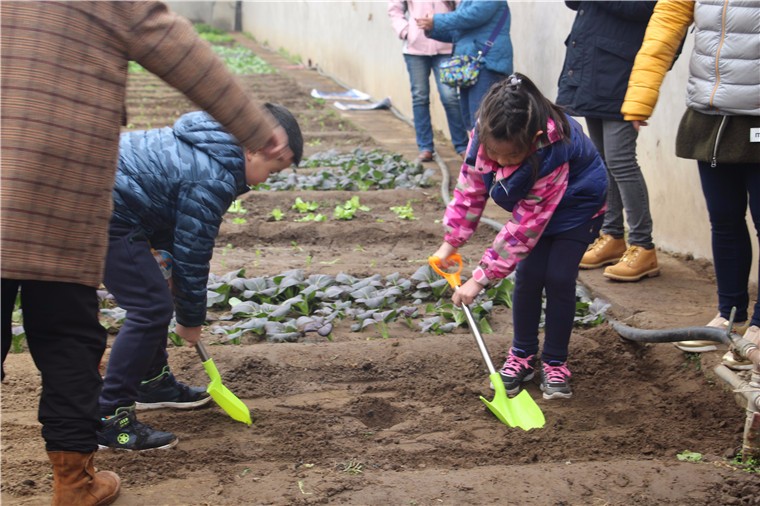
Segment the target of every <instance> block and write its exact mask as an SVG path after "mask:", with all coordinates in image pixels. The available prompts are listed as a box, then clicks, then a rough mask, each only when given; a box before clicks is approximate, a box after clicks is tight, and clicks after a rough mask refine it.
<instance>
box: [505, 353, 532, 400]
mask: <svg viewBox="0 0 760 506" xmlns="http://www.w3.org/2000/svg"><path fill="white" fill-rule="evenodd" d="M535 373H536V355H535V354H533V355H526V354H525V352H524V351H523V350H521V349H519V348H514V347H512V348H510V349H509V353H507V361H506V362H504V365H503V366H502V368H501V370H500V371H499V374H500V375H501V380H502V381H503V382H504V388H505V389H506V390H507V395H509V396H510V397H513V396H515V395H517V394H519V393H520V388H522V384H523V383H524V382H525V381H530V380H532V379H533V376H534V374H535Z"/></svg>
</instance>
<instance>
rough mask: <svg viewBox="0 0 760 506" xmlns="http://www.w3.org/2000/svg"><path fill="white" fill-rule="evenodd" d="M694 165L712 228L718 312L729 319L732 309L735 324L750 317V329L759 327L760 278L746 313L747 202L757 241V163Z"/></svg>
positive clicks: (759, 230)
mask: <svg viewBox="0 0 760 506" xmlns="http://www.w3.org/2000/svg"><path fill="white" fill-rule="evenodd" d="M697 163H698V166H699V178H700V180H701V181H702V193H703V194H704V196H705V202H706V203H707V213H708V215H709V216H710V226H711V228H712V253H713V265H714V266H715V279H716V280H717V283H718V309H719V310H720V314H721V316H723V317H724V318H728V317H729V316H730V314H731V308H732V307H734V306H735V307H736V321H737V322H741V321H744V320H746V319H747V318H748V317H749V318H750V320H751V321H750V324H751V325H760V276H758V293H757V295H756V299H755V307H754V311H753V313H752V314H751V315H749V314H748V313H747V311H748V305H749V290H748V288H747V285H748V283H749V273H750V269H751V267H752V242H751V239H750V234H749V229H748V226H747V218H746V216H747V202H749V212H750V215H751V216H752V221H753V222H754V223H755V235H756V236H757V238H758V240H760V163H723V164H721V163H719V164H718V165H717V166H715V167H711V166H710V163H708V162H697Z"/></svg>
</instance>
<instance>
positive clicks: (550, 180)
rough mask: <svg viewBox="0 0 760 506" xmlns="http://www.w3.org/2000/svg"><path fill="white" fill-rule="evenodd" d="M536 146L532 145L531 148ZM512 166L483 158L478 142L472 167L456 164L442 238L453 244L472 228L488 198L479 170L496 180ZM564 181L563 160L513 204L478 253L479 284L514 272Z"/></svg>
mask: <svg viewBox="0 0 760 506" xmlns="http://www.w3.org/2000/svg"><path fill="white" fill-rule="evenodd" d="M548 130H549V139H550V141H552V142H556V141H558V140H559V136H558V135H557V134H556V132H554V131H553V129H552V128H549V129H548ZM552 134H554V135H552ZM539 147H541V146H536V149H538V148H539ZM518 168H519V166H506V167H500V166H498V165H497V164H496V163H495V162H494V161H492V160H491V159H489V158H488V157H487V156H486V154H485V148H484V147H483V146H482V145H481V146H480V149H479V150H478V156H477V160H476V162H475V167H469V166H467V165H463V166H462V170H461V172H460V174H459V179H458V181H457V186H456V189H455V190H454V196H453V198H452V200H451V202H450V203H449V205H448V207H447V208H446V212H445V214H444V218H443V224H444V226H445V227H446V234H445V236H444V240H445V241H446V242H448V243H449V244H451V245H452V246H454V247H455V248H459V247H460V246H461V245H463V244H464V243H466V242H467V241H468V240H469V239H470V237H472V234H473V233H474V232H475V229H476V228H477V226H478V223H479V222H480V218H481V216H482V214H483V210H484V209H485V204H486V201H487V200H488V194H487V188H486V184H485V182H484V181H483V174H484V173H488V172H491V171H494V172H495V173H496V174H495V177H494V181H495V184H498V181H499V180H500V179H503V178H507V177H509V176H510V175H511V174H512V173H514V172H515V171H516V170H517V169H518ZM568 180H569V164H568V163H567V162H565V163H563V164H561V165H560V166H558V167H557V168H556V169H555V170H554V171H553V172H551V173H550V174H548V175H547V176H545V177H543V178H541V179H538V180H537V181H536V182H535V183H534V185H533V187H532V188H531V190H530V191H529V192H528V194H527V195H526V197H525V198H524V199H522V200H520V201H519V202H518V203H517V205H515V207H514V209H513V210H512V217H511V218H510V219H509V221H507V223H506V224H505V225H504V227H503V228H502V229H501V231H500V232H499V233H498V234H497V235H496V238H495V239H494V241H493V244H492V245H491V247H490V248H488V249H486V251H485V253H484V254H483V257H482V258H481V260H480V265H479V266H478V267H477V268H476V269H475V270H474V271H473V273H472V276H473V277H474V278H475V279H476V280H477V281H478V282H479V283H480V284H482V285H487V284H488V283H489V282H491V281H494V280H498V279H501V278H505V277H507V276H508V275H509V274H510V273H511V272H512V271H514V270H515V268H516V267H517V263H518V262H519V261H520V260H522V259H523V258H525V257H526V256H528V254H529V253H530V252H531V250H532V249H533V247H534V246H535V245H536V243H537V242H538V240H539V239H540V238H541V234H542V233H543V231H544V229H545V228H546V225H547V223H548V222H549V220H550V219H551V217H552V216H553V214H554V211H555V209H556V208H557V205H558V204H559V202H560V201H561V200H562V197H563V195H564V194H565V190H566V189H567V185H568Z"/></svg>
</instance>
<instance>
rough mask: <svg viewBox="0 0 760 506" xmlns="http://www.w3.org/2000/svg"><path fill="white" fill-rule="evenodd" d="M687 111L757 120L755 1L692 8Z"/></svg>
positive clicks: (759, 30)
mask: <svg viewBox="0 0 760 506" xmlns="http://www.w3.org/2000/svg"><path fill="white" fill-rule="evenodd" d="M686 105H687V107H689V108H690V109H694V110H696V111H699V112H702V113H704V114H720V115H726V114H729V115H749V116H760V1H756V0H730V1H729V0H700V1H698V2H697V3H696V5H695V8H694V51H693V52H692V54H691V59H690V61H689V83H688V85H687V88H686Z"/></svg>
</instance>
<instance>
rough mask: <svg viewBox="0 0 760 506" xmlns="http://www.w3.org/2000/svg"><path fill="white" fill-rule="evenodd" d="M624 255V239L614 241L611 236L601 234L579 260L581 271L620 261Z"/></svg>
mask: <svg viewBox="0 0 760 506" xmlns="http://www.w3.org/2000/svg"><path fill="white" fill-rule="evenodd" d="M623 253H625V239H615V238H614V237H612V236H611V235H608V234H602V235H600V236H599V237H597V238H596V241H594V243H593V244H592V245H591V246H589V247H588V249H587V250H586V253H584V254H583V258H581V264H580V268H581V269H596V268H597V267H602V266H604V265H607V264H614V263H617V262H619V261H620V258H621V257H622V256H623Z"/></svg>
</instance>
